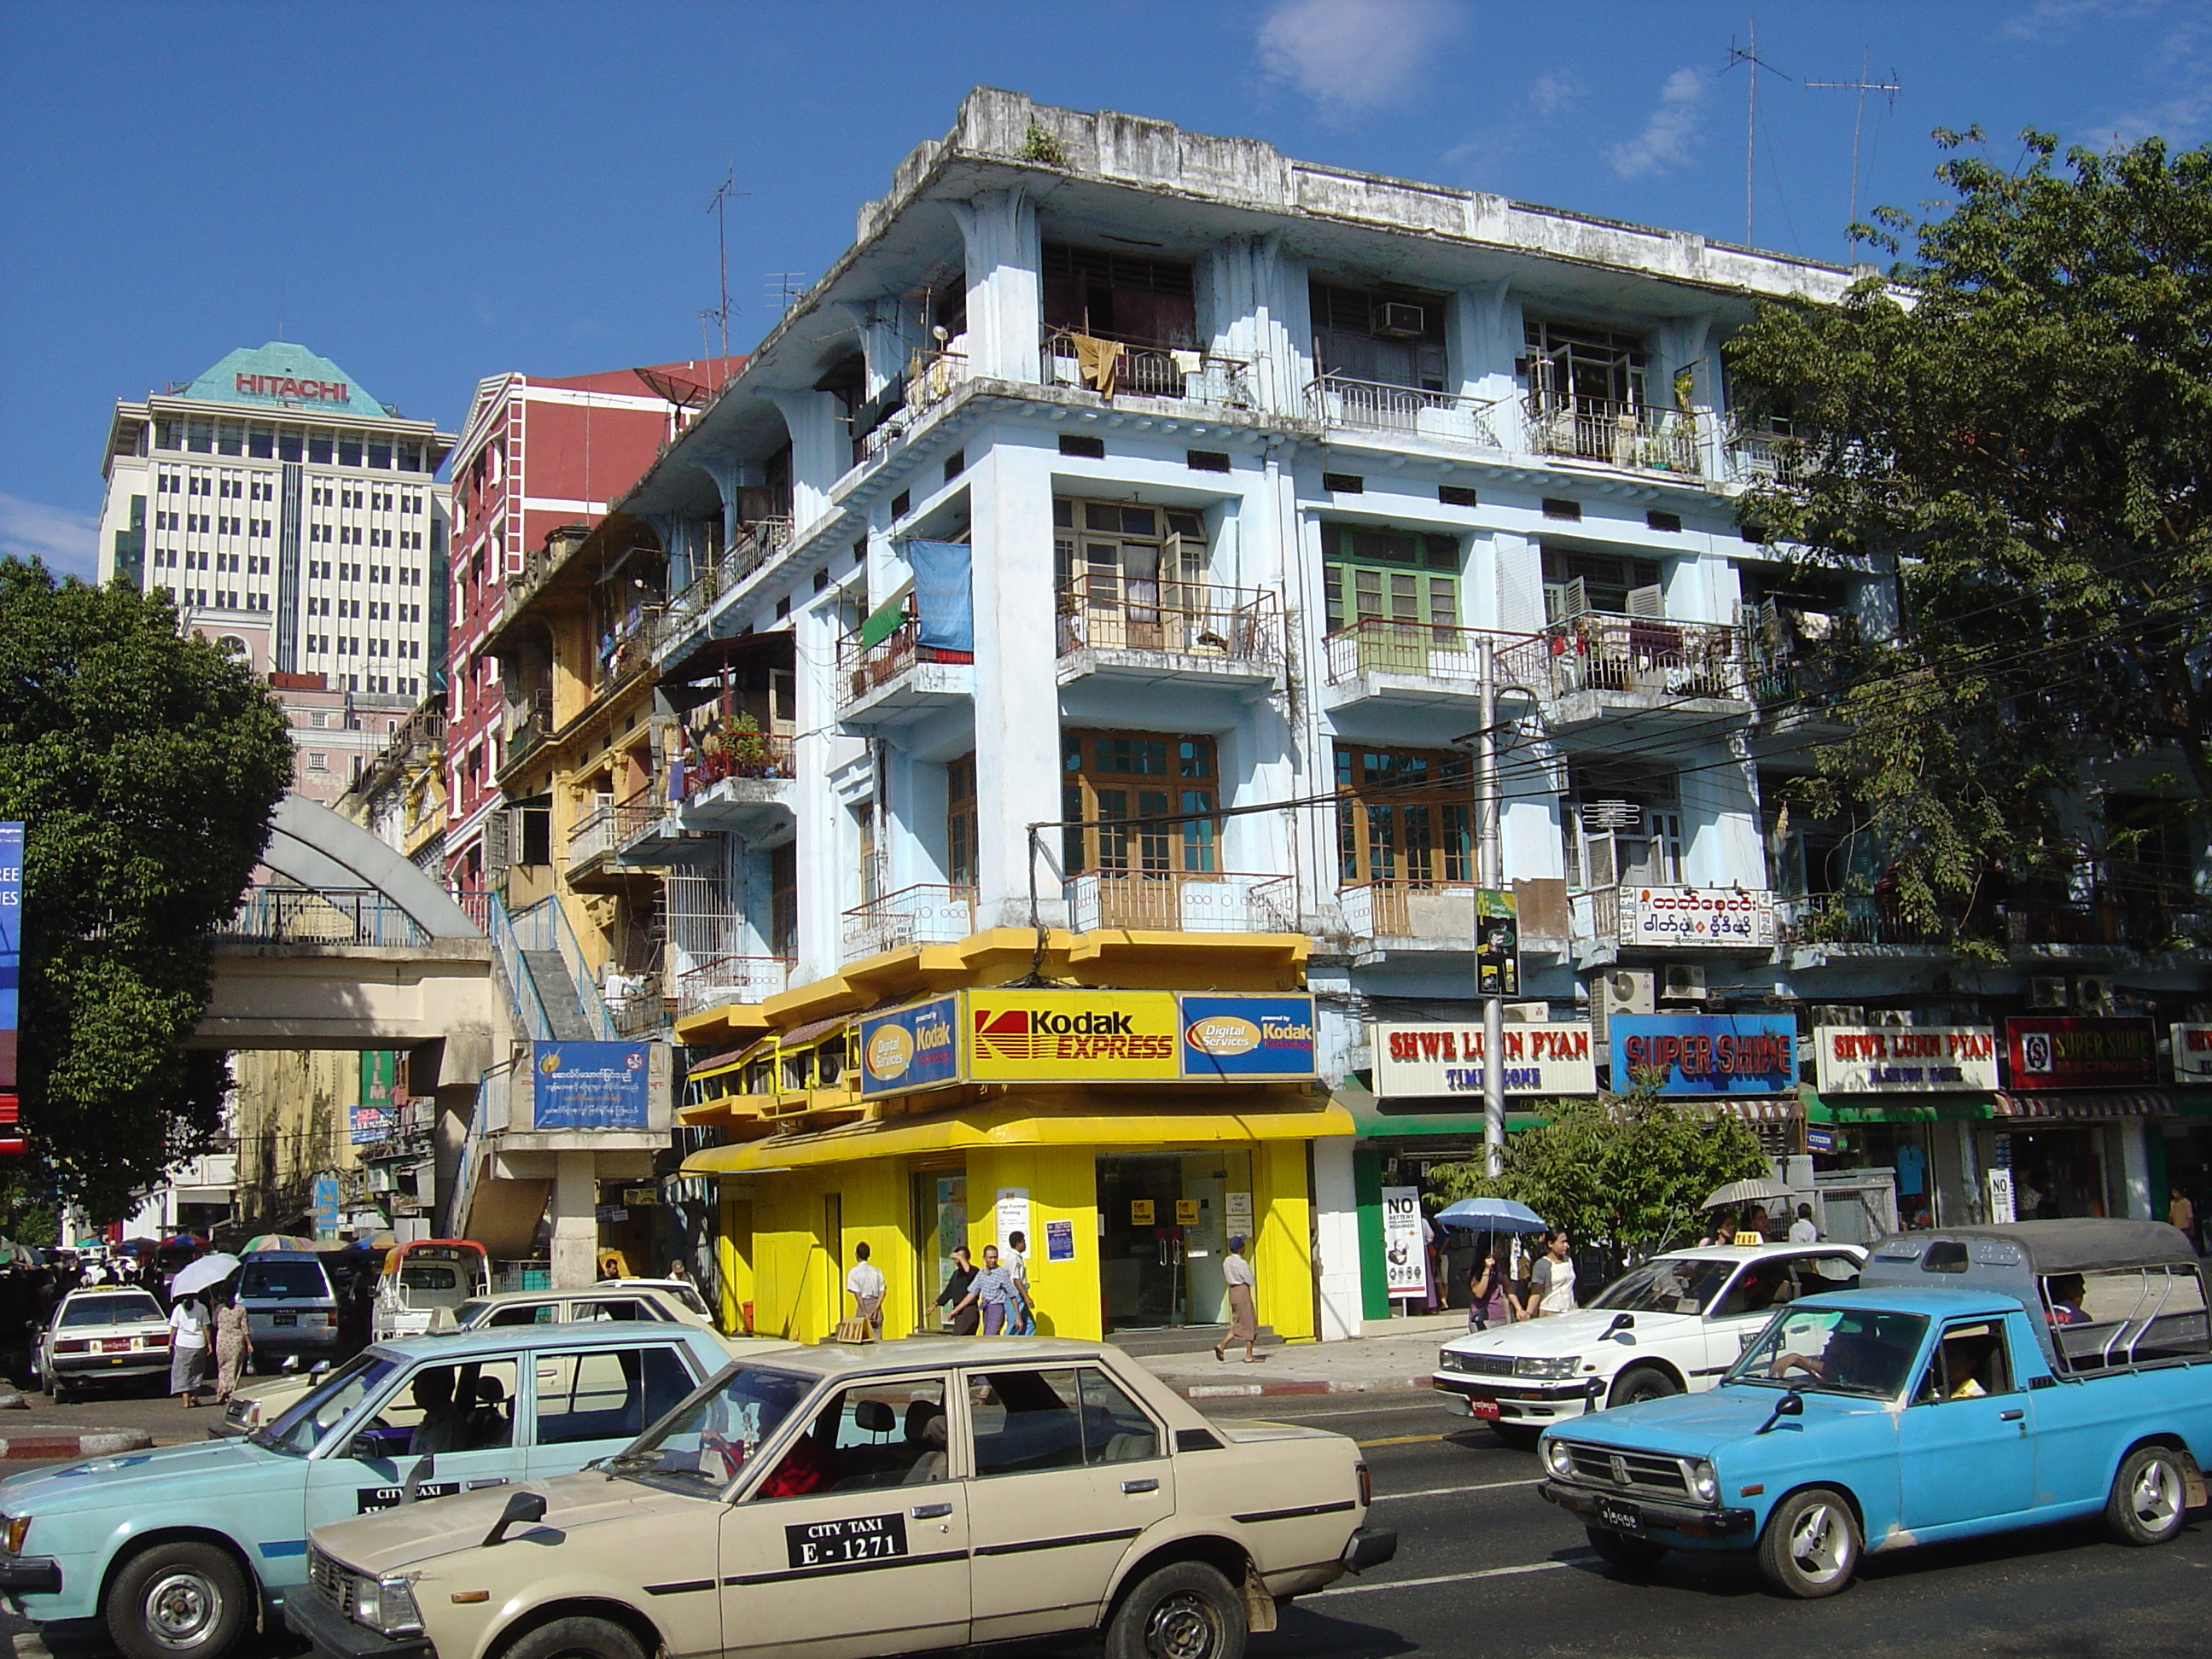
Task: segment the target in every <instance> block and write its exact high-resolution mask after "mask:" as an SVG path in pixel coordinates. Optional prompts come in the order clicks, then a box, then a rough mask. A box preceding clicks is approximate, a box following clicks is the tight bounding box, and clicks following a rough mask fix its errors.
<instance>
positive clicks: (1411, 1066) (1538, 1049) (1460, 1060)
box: [1370, 1021, 1597, 1100]
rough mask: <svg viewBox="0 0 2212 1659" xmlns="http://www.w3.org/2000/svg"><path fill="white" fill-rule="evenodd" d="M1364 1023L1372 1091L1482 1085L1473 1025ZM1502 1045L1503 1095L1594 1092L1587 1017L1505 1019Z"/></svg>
mask: <svg viewBox="0 0 2212 1659" xmlns="http://www.w3.org/2000/svg"><path fill="white" fill-rule="evenodd" d="M1370 1030H1371V1032H1372V1040H1373V1043H1374V1049H1373V1052H1374V1056H1375V1060H1374V1071H1373V1073H1372V1075H1373V1077H1374V1079H1375V1093H1376V1097H1377V1098H1379V1099H1383V1100H1389V1099H1394V1098H1402V1097H1407V1096H1424V1095H1480V1093H1481V1092H1482V1027H1481V1026H1480V1025H1467V1024H1443V1023H1439V1022H1433V1021H1432V1022H1429V1023H1426V1024H1376V1025H1375V1026H1373V1027H1371V1028H1370ZM1502 1053H1503V1055H1504V1061H1505V1092H1506V1093H1507V1094H1509V1095H1588V1094H1595V1093H1596V1092H1597V1059H1596V1056H1595V1054H1594V1053H1593V1052H1592V1050H1591V1048H1590V1028H1589V1026H1587V1025H1571V1024H1561V1025H1517V1024H1516V1025H1508V1026H1507V1027H1506V1028H1505V1030H1504V1048H1503V1049H1502Z"/></svg>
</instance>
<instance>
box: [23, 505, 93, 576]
mask: <svg viewBox="0 0 2212 1659" xmlns="http://www.w3.org/2000/svg"><path fill="white" fill-rule="evenodd" d="M7 554H13V555H14V556H15V557H17V558H19V559H30V558H40V559H44V560H45V561H46V568H48V569H50V570H52V571H53V572H55V573H56V574H59V575H68V576H82V577H83V578H84V579H85V580H87V581H90V580H92V579H93V578H94V576H95V575H97V574H99V570H100V520H98V519H97V518H95V517H94V516H93V515H92V514H91V513H76V512H72V511H71V510H70V508H68V507H49V506H47V505H46V503H45V502H44V501H25V500H24V499H23V498H22V497H21V495H9V493H8V492H7V491H6V490H4V489H0V555H7Z"/></svg>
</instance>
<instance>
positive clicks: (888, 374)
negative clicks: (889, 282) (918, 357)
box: [837, 295, 909, 398]
mask: <svg viewBox="0 0 2212 1659" xmlns="http://www.w3.org/2000/svg"><path fill="white" fill-rule="evenodd" d="M837 308H838V309H839V310H840V311H842V312H843V313H845V315H846V316H847V317H848V318H850V319H852V323H853V326H854V328H856V329H858V330H859V331H860V355H861V356H862V357H863V358H865V359H866V362H867V378H866V380H865V381H864V382H863V385H862V395H863V396H864V397H866V398H875V397H877V396H878V395H880V394H881V393H882V392H883V390H884V387H885V386H889V385H890V383H891V382H892V381H893V380H896V379H898V377H899V376H900V375H902V374H905V373H906V360H907V353H908V349H909V347H908V342H907V337H906V331H905V330H906V318H905V316H904V314H903V313H902V308H901V305H900V301H899V299H898V296H897V295H886V296H884V298H881V299H877V300H870V301H866V302H865V303H862V304H860V305H841V306H839V307H837Z"/></svg>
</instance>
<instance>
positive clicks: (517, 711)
mask: <svg viewBox="0 0 2212 1659" xmlns="http://www.w3.org/2000/svg"><path fill="white" fill-rule="evenodd" d="M552 735H553V692H552V690H551V688H550V687H545V688H541V689H540V690H535V691H526V692H524V693H523V694H522V695H521V696H519V697H511V698H509V699H508V700H507V762H508V763H509V764H512V763H513V762H514V761H516V760H518V759H520V757H522V756H524V755H526V754H527V753H529V751H530V750H532V749H535V748H537V747H538V744H541V743H544V741H545V740H546V739H547V738H550V737H551V736H552Z"/></svg>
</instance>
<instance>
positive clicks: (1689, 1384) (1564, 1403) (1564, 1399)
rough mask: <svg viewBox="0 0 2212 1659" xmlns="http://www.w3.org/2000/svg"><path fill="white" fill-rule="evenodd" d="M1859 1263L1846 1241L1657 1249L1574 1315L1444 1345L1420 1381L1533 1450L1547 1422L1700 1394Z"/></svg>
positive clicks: (1851, 1278) (1854, 1273)
mask: <svg viewBox="0 0 2212 1659" xmlns="http://www.w3.org/2000/svg"><path fill="white" fill-rule="evenodd" d="M1865 1259H1866V1252H1865V1251H1864V1250H1862V1249H1859V1248H1858V1247H1857V1246H1856V1245H1850V1244H1760V1245H1752V1246H1745V1245H1735V1244H1722V1245H1711V1246H1705V1247H1701V1248H1699V1249H1686V1250H1673V1251H1669V1252H1668V1254H1667V1255H1662V1256H1654V1257H1653V1258H1652V1259H1651V1260H1650V1261H1646V1262H1644V1264H1643V1265H1642V1266H1641V1267H1632V1268H1631V1269H1629V1271H1628V1272H1627V1273H1623V1274H1622V1275H1621V1276H1620V1278H1619V1279H1615V1280H1614V1281H1613V1283H1612V1284H1610V1285H1607V1286H1606V1288H1605V1289H1604V1290H1603V1291H1601V1292H1600V1293H1599V1294H1598V1295H1597V1296H1595V1297H1593V1298H1592V1299H1591V1301H1590V1304H1589V1306H1588V1307H1585V1308H1583V1309H1580V1310H1577V1311H1576V1312H1574V1313H1571V1314H1562V1315H1557V1316H1553V1317H1550V1318H1546V1319H1537V1320H1531V1321H1528V1322H1525V1323H1522V1324H1513V1325H1501V1326H1493V1327H1492V1328H1491V1329H1489V1330H1486V1331H1474V1332H1469V1333H1468V1334H1467V1335H1465V1336H1462V1337H1461V1338H1459V1339H1457V1340H1455V1341H1451V1342H1448V1343H1446V1344H1445V1345H1444V1346H1443V1352H1440V1353H1439V1354H1438V1355H1437V1373H1436V1376H1434V1378H1432V1379H1431V1381H1432V1383H1433V1384H1434V1386H1435V1388H1436V1390H1437V1393H1438V1394H1440V1395H1443V1399H1444V1402H1445V1404H1446V1405H1447V1406H1448V1407H1449V1408H1450V1409H1451V1410H1453V1411H1455V1412H1457V1413H1459V1414H1460V1415H1462V1416H1463V1417H1474V1418H1480V1419H1485V1420H1486V1421H1488V1422H1490V1423H1492V1424H1493V1425H1496V1427H1497V1429H1498V1432H1499V1433H1500V1434H1501V1435H1504V1437H1507V1438H1509V1439H1512V1438H1516V1437H1525V1438H1527V1439H1528V1441H1529V1442H1531V1443H1534V1439H1535V1437H1536V1435H1537V1433H1538V1432H1539V1431H1541V1429H1542V1428H1543V1427H1544V1426H1545V1425H1547V1424H1548V1423H1556V1422H1559V1421H1560V1420H1561V1419H1565V1418H1570V1417H1580V1416H1581V1415H1582V1414H1583V1413H1584V1412H1589V1411H1596V1410H1599V1409H1601V1408H1602V1407H1607V1406H1626V1405H1629V1404H1631V1403H1632V1402H1633V1401H1638V1400H1656V1399H1658V1398H1660V1397H1661V1396H1662V1395H1670V1394H1685V1393H1689V1394H1694V1393H1697V1392H1699V1390H1702V1389H1710V1388H1711V1387H1712V1386H1713V1384H1714V1383H1717V1381H1719V1380H1720V1376H1721V1373H1722V1372H1723V1371H1725V1370H1728V1368H1729V1366H1731V1365H1733V1364H1735V1362H1736V1358H1737V1356H1738V1355H1739V1354H1741V1352H1743V1348H1744V1345H1745V1344H1746V1343H1747V1342H1748V1341H1750V1340H1752V1339H1753V1337H1755V1336H1757V1335H1758V1334H1759V1332H1760V1331H1761V1330H1763V1329H1765V1326H1766V1322H1767V1319H1768V1318H1769V1316H1771V1314H1772V1313H1773V1311H1774V1310H1775V1309H1777V1308H1778V1307H1781V1306H1783V1305H1784V1304H1787V1303H1790V1302H1792V1301H1795V1300H1796V1298H1797V1297H1801V1296H1812V1295H1814V1294H1817V1293H1819V1292H1820V1291H1847V1290H1850V1288H1851V1287H1852V1286H1854V1285H1857V1283H1858V1277H1859V1264H1860V1263H1861V1262H1862V1261H1864V1260H1865Z"/></svg>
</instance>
